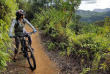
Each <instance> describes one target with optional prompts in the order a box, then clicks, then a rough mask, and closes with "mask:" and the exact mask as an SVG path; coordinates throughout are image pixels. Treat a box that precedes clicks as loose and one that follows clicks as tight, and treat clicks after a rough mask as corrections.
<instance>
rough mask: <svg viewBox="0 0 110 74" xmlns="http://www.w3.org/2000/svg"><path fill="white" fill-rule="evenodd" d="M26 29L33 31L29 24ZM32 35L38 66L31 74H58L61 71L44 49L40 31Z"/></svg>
mask: <svg viewBox="0 0 110 74" xmlns="http://www.w3.org/2000/svg"><path fill="white" fill-rule="evenodd" d="M26 30H27V31H28V32H32V29H31V28H30V27H29V26H26ZM31 37H32V47H33V48H34V49H35V50H34V56H35V59H36V65H37V68H36V70H35V71H34V72H31V73H30V74H58V73H59V72H60V71H59V69H58V68H57V66H56V64H55V63H54V62H52V61H51V60H50V59H49V57H48V56H47V55H46V53H45V52H44V50H43V47H42V45H41V41H40V38H39V32H38V31H37V33H36V34H33V35H32V36H31Z"/></svg>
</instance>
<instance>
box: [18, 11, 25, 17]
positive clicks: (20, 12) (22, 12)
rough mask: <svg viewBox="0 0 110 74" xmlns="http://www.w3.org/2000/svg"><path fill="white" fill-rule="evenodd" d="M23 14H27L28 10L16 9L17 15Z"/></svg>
mask: <svg viewBox="0 0 110 74" xmlns="http://www.w3.org/2000/svg"><path fill="white" fill-rule="evenodd" d="M23 14H26V12H24V11H23V10H17V11H16V16H21V15H23Z"/></svg>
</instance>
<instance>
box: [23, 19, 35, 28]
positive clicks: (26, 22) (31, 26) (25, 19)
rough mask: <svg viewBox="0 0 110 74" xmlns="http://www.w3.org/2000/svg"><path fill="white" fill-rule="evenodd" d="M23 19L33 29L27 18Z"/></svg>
mask: <svg viewBox="0 0 110 74" xmlns="http://www.w3.org/2000/svg"><path fill="white" fill-rule="evenodd" d="M24 20H25V22H26V23H27V24H28V25H29V26H30V27H31V28H32V29H33V30H35V28H34V26H32V24H31V23H30V22H29V21H28V20H27V19H25V18H24Z"/></svg>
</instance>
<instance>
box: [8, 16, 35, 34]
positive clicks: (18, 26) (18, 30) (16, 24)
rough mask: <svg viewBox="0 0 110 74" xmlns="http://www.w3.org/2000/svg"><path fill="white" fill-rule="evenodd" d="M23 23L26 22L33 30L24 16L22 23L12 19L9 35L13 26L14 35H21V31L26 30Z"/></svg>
mask: <svg viewBox="0 0 110 74" xmlns="http://www.w3.org/2000/svg"><path fill="white" fill-rule="evenodd" d="M25 23H27V24H28V25H29V26H30V27H31V28H32V29H33V30H34V29H35V28H34V27H33V26H32V25H31V23H30V22H29V21H28V20H27V19H26V18H23V19H22V24H20V21H19V20H18V21H17V20H13V21H12V23H11V27H10V31H9V35H12V31H13V28H14V32H15V35H22V34H23V33H25V32H26V30H25V28H24V27H25Z"/></svg>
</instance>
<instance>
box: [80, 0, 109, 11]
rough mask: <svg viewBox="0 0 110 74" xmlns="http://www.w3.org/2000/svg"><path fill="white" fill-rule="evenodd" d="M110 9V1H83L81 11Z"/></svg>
mask: <svg viewBox="0 0 110 74" xmlns="http://www.w3.org/2000/svg"><path fill="white" fill-rule="evenodd" d="M105 8H110V0H82V2H81V5H80V6H79V9H82V10H90V11H92V10H94V9H105Z"/></svg>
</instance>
